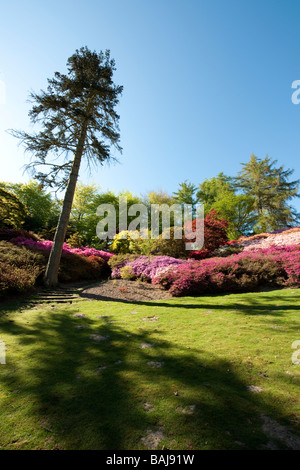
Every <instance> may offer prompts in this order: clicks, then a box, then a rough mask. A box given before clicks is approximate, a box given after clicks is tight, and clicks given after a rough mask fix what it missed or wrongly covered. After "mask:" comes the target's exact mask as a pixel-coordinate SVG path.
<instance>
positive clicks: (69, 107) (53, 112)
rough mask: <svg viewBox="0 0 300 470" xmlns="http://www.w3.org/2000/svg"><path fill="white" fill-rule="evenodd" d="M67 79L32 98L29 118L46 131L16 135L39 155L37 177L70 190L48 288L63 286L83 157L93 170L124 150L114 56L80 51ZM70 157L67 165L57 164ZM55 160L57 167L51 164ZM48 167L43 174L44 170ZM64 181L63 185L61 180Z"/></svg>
mask: <svg viewBox="0 0 300 470" xmlns="http://www.w3.org/2000/svg"><path fill="white" fill-rule="evenodd" d="M67 69H68V73H67V74H61V73H59V72H56V73H55V76H54V78H53V79H51V80H50V79H48V84H49V85H48V89H47V91H41V92H40V94H36V93H32V94H31V99H32V101H33V102H34V105H33V107H32V109H31V111H30V112H29V116H30V119H31V121H32V123H34V124H37V123H38V124H39V125H40V127H41V130H40V131H39V132H38V133H35V134H28V133H26V132H22V131H11V133H12V134H13V135H14V136H16V137H17V138H19V139H21V142H22V143H23V144H24V146H25V148H26V150H27V151H29V152H30V153H32V154H33V155H34V157H35V158H34V160H33V161H31V163H30V164H29V165H28V169H32V170H33V171H34V173H35V177H36V178H37V179H38V180H40V181H41V182H42V183H43V184H47V185H49V186H52V187H56V188H57V187H59V188H64V187H66V191H65V196H64V201H63V207H62V211H61V214H60V218H59V222H58V225H57V229H56V233H55V237H54V243H53V247H52V250H51V253H50V256H49V261H48V265H47V269H46V274H45V284H46V285H47V286H54V285H56V284H57V277H58V269H59V263H60V258H61V252H62V247H63V243H64V239H65V235H66V230H67V226H68V221H69V217H70V212H71V208H72V203H73V198H74V192H75V188H76V183H77V179H78V174H79V168H80V164H81V160H82V158H83V157H86V158H87V161H88V163H89V164H92V163H95V164H100V165H102V164H103V163H104V162H105V161H108V160H110V159H111V158H112V156H111V153H110V151H111V146H114V147H115V148H116V149H117V150H119V151H121V147H120V146H119V139H120V134H119V128H118V121H119V116H118V114H117V113H116V111H115V107H116V105H117V104H118V96H119V95H120V94H121V92H122V89H123V88H122V87H121V86H117V85H115V84H114V83H113V80H112V77H113V72H114V70H115V62H114V60H113V59H111V58H110V52H109V51H106V52H105V53H103V52H100V53H97V52H91V51H90V50H89V49H88V48H87V47H85V48H81V49H80V50H76V52H75V54H73V55H72V56H71V57H70V58H69V59H68V61H67ZM61 155H64V156H65V160H64V161H63V162H61V163H58V162H57V157H59V156H61ZM48 157H52V161H51V160H50V161H48ZM40 166H42V167H46V168H48V171H46V172H41V171H38V168H40ZM61 174H62V175H63V176H62V178H61V179H60V175H61Z"/></svg>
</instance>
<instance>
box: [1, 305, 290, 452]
mask: <svg viewBox="0 0 300 470" xmlns="http://www.w3.org/2000/svg"><path fill="white" fill-rule="evenodd" d="M77 313H78V310H77V309H75V308H71V307H69V308H68V309H57V310H55V309H53V310H47V311H45V312H44V313H43V314H40V315H39V316H35V317H34V319H33V320H32V321H31V322H30V323H28V325H26V326H24V325H22V324H21V323H16V324H15V323H11V322H9V321H5V322H1V323H0V332H3V333H8V334H10V335H12V336H13V337H14V338H15V339H16V338H17V340H18V345H19V346H18V347H19V349H20V351H22V353H23V356H22V357H23V359H24V358H25V360H23V362H22V363H19V362H18V360H19V359H18V356H17V351H16V352H14V350H13V348H10V351H11V352H10V355H9V357H8V360H7V365H6V366H5V368H3V369H1V371H0V372H1V374H0V380H1V382H2V386H6V387H7V388H8V390H9V392H8V394H7V396H6V398H5V399H3V401H2V407H3V410H7V409H9V412H8V413H9V419H10V423H9V426H10V429H11V426H13V428H14V427H15V432H13V434H14V439H16V440H21V441H22V439H23V438H24V437H23V436H22V433H23V434H25V435H27V436H28V434H29V435H30V437H29V438H28V444H25V447H26V445H27V446H28V448H42V449H44V448H49V446H50V448H53V446H54V448H55V446H56V448H61V449H106V450H112V449H114V450H123V449H126V450H132V449H145V448H147V447H149V448H151V447H152V446H154V447H155V445H154V444H153V442H151V439H150V441H148V443H147V442H146V441H142V438H143V437H145V436H148V438H149V435H150V437H151V433H150V434H149V431H153V432H156V431H157V430H160V432H161V433H162V435H161V436H160V437H161V438H162V440H161V441H160V442H159V444H158V449H161V448H162V445H165V446H166V447H169V448H172V449H194V450H195V449H205V448H211V449H238V448H247V449H256V448H263V446H264V445H265V444H266V443H267V440H268V439H267V438H266V436H265V435H264V433H263V432H262V430H261V421H260V413H261V411H262V410H263V412H264V413H267V414H270V415H272V416H275V417H277V418H283V417H284V416H285V413H284V411H283V410H281V409H280V408H279V406H278V405H277V406H276V405H274V402H273V400H272V397H271V396H266V395H264V397H263V399H262V398H260V396H259V395H257V394H254V393H251V392H250V391H249V390H247V385H248V384H245V383H244V381H243V380H242V379H241V378H240V377H239V376H238V374H237V373H235V372H234V371H233V370H232V369H233V368H232V364H231V363H230V362H229V361H227V360H225V359H220V358H219V357H217V356H213V355H208V354H207V353H206V352H205V351H201V350H199V349H197V350H196V349H195V350H193V349H184V348H181V347H179V346H178V345H174V344H172V343H171V342H168V341H165V340H162V341H160V339H161V338H160V337H159V335H162V334H163V332H162V331H160V332H157V331H156V333H155V337H154V333H153V330H149V331H146V330H145V329H143V330H139V331H137V332H132V331H129V330H128V329H127V328H126V325H124V326H120V325H119V324H116V323H111V322H110V320H109V318H108V317H104V318H101V319H90V318H78V317H74V314H77ZM92 335H94V336H92ZM157 336H158V337H157ZM150 346H151V347H150ZM149 363H150V364H149ZM13 390H17V391H18V393H16V394H15V395H14V398H13V400H12V395H11V394H12V393H13ZM148 402H149V403H150V404H151V405H153V410H152V411H151V412H147V410H145V409H144V407H143V405H144V404H145V403H148ZM12 403H13V406H14V408H12ZM20 416H21V417H22V419H23V420H24V424H23V426H24V427H23V428H22V429H23V430H22V429H21V430H20V423H19V420H20ZM27 419H28V423H26V420H27ZM5 436H6V434H5V428H3V429H2V437H1V440H2V443H1V445H2V447H3V446H4V447H7V448H10V447H11V445H12V444H11V441H10V440H8V441H7V440H6V439H7V438H6V437H5Z"/></svg>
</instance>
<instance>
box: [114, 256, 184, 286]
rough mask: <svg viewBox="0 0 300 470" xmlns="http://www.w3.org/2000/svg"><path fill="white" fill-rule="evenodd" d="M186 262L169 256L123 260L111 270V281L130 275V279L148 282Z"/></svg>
mask: <svg viewBox="0 0 300 470" xmlns="http://www.w3.org/2000/svg"><path fill="white" fill-rule="evenodd" d="M185 262H186V261H184V260H181V259H177V258H172V257H171V256H139V257H137V258H135V259H134V260H132V259H130V258H128V259H124V261H123V262H122V263H120V264H119V265H118V266H117V267H115V268H114V269H113V270H112V273H111V277H112V278H113V279H117V278H121V277H122V276H123V278H125V277H126V276H128V275H129V274H128V273H130V279H142V280H144V281H150V280H152V279H153V278H154V277H156V276H158V275H159V274H162V273H165V272H167V271H169V270H170V269H173V268H177V267H178V266H181V265H182V264H184V263H185Z"/></svg>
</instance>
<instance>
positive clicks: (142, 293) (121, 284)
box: [80, 279, 172, 302]
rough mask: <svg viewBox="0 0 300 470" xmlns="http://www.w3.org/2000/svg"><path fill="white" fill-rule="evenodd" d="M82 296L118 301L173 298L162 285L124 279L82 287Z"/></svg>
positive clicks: (91, 298)
mask: <svg viewBox="0 0 300 470" xmlns="http://www.w3.org/2000/svg"><path fill="white" fill-rule="evenodd" d="M80 296H81V297H84V298H88V299H90V300H113V301H118V302H151V301H153V300H162V299H171V298H172V295H171V294H170V293H169V292H168V291H166V290H164V289H163V288H161V287H160V286H154V285H152V284H149V283H147V282H138V281H127V280H123V279H109V280H107V281H102V282H100V283H97V284H95V285H92V286H90V287H87V288H85V289H82V290H81V292H80Z"/></svg>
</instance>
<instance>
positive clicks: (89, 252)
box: [10, 237, 114, 261]
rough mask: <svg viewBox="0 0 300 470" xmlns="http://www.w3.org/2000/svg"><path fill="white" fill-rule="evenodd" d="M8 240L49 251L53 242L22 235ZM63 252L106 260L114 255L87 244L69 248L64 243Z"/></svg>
mask: <svg viewBox="0 0 300 470" xmlns="http://www.w3.org/2000/svg"><path fill="white" fill-rule="evenodd" d="M10 241H11V243H14V244H15V245H24V246H28V247H31V248H35V249H36V250H46V251H50V250H51V248H52V244H53V242H52V241H51V240H42V241H34V240H31V239H29V238H24V237H16V238H12V239H11V240H10ZM63 253H73V254H76V255H81V256H100V257H101V258H103V259H104V260H105V261H108V260H109V258H111V256H114V254H113V253H109V252H107V251H103V250H96V249H95V248H90V247H89V246H85V247H82V248H71V247H70V246H69V245H68V244H67V243H64V245H63Z"/></svg>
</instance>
